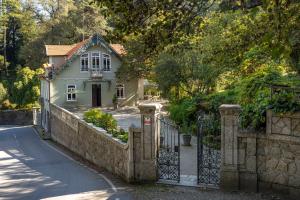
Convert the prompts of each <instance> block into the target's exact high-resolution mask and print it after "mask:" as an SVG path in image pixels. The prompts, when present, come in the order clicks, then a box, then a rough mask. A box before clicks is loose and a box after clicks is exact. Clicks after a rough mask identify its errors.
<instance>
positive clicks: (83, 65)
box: [80, 53, 89, 72]
mask: <svg viewBox="0 0 300 200" xmlns="http://www.w3.org/2000/svg"><path fill="white" fill-rule="evenodd" d="M88 70H89V54H87V53H86V54H82V55H81V56H80V71H82V72H86V71H88Z"/></svg>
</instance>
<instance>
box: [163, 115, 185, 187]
mask: <svg viewBox="0 0 300 200" xmlns="http://www.w3.org/2000/svg"><path fill="white" fill-rule="evenodd" d="M157 122H158V123H157V129H158V131H160V138H159V140H158V141H159V144H158V147H159V148H158V151H157V165H158V167H157V170H158V171H157V173H158V177H159V179H161V180H169V181H177V182H179V181H180V135H179V132H178V127H177V126H176V125H175V124H173V123H172V122H171V121H170V120H168V119H167V118H161V117H159V118H158V120H157Z"/></svg>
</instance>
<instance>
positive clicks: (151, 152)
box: [136, 104, 161, 181]
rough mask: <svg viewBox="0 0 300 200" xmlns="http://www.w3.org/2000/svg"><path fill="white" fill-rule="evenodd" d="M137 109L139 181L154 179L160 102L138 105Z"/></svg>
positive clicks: (155, 174) (155, 177) (155, 175)
mask: <svg viewBox="0 0 300 200" xmlns="http://www.w3.org/2000/svg"><path fill="white" fill-rule="evenodd" d="M139 109H140V112H141V144H140V152H139V154H140V164H139V173H138V175H139V181H156V180H157V170H156V168H157V164H156V156H157V148H158V142H159V141H158V138H159V132H158V131H157V130H158V129H157V116H158V114H159V112H160V109H161V104H145V105H139ZM136 173H137V172H136Z"/></svg>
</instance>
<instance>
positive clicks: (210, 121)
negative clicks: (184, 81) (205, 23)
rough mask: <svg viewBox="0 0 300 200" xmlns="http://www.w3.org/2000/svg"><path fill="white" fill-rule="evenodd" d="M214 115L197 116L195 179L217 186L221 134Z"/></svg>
mask: <svg viewBox="0 0 300 200" xmlns="http://www.w3.org/2000/svg"><path fill="white" fill-rule="evenodd" d="M217 123H220V122H219V120H217V119H216V118H215V117H214V116H209V115H204V113H201V114H199V116H198V131H197V136H198V137H197V138H198V139H197V156H198V158H197V165H198V166H197V167H198V172H197V179H198V184H203V185H206V186H213V187H218V185H219V183H220V161H221V134H220V130H219V124H217Z"/></svg>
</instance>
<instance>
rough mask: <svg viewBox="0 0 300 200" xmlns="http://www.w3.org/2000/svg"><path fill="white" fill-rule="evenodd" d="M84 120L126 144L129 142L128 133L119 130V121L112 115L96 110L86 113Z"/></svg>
mask: <svg viewBox="0 0 300 200" xmlns="http://www.w3.org/2000/svg"><path fill="white" fill-rule="evenodd" d="M83 119H84V121H86V122H88V123H93V124H94V125H95V126H97V127H101V128H103V129H105V130H106V131H107V133H108V134H111V135H112V136H113V137H115V138H118V139H119V140H121V141H122V142H125V143H126V142H127V141H128V132H126V131H125V130H123V129H120V130H119V131H118V130H117V121H116V120H115V119H114V118H113V116H112V115H111V114H108V113H103V112H102V111H101V110H99V109H97V108H95V109H90V110H88V111H86V112H85V113H84V116H83Z"/></svg>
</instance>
